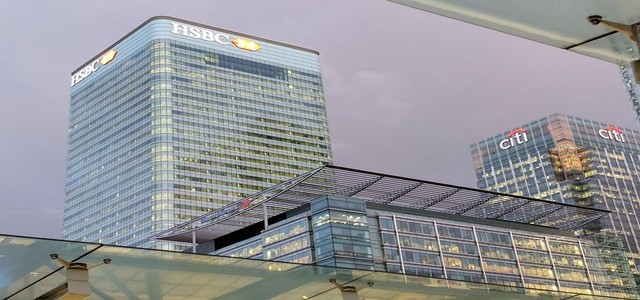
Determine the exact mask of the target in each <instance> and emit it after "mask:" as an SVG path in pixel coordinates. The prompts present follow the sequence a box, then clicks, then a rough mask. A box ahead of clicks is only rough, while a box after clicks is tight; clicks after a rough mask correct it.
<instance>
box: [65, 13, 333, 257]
mask: <svg viewBox="0 0 640 300" xmlns="http://www.w3.org/2000/svg"><path fill="white" fill-rule="evenodd" d="M96 50H98V49H96ZM70 85H71V114H70V125H69V150H68V162H67V176H66V179H67V181H66V199H65V209H64V226H63V227H64V232H63V236H64V238H65V239H69V240H77V241H84V242H99V243H107V244H116V245H123V246H134V247H149V248H158V249H167V250H180V249H179V248H180V245H177V247H174V246H175V245H174V244H171V245H167V244H163V243H162V242H155V241H152V240H150V239H149V237H150V236H153V235H154V234H156V233H158V232H161V231H163V230H167V229H169V228H171V227H173V226H174V225H175V224H181V223H184V222H185V221H188V220H191V219H192V218H195V217H198V216H200V215H202V214H205V213H207V212H211V211H213V210H215V209H217V208H219V207H222V206H224V205H226V204H228V203H231V202H233V201H236V200H238V199H242V198H243V197H246V196H248V195H251V194H254V193H256V192H258V191H262V190H264V189H265V188H268V187H270V186H272V185H274V184H277V183H281V182H282V181H285V180H288V179H290V178H293V177H295V176H297V175H299V174H302V173H304V172H307V171H309V170H311V169H314V168H316V167H318V166H321V165H324V164H327V163H331V162H332V156H331V148H330V144H329V130H328V125H327V117H326V109H325V103H324V95H323V88H322V77H321V74H320V64H319V55H318V52H316V51H314V50H310V49H306V48H302V47H298V46H293V45H288V44H285V43H281V42H277V41H272V40H268V39H264V38H259V37H254V36H249V35H246V34H241V33H237V32H233V31H229V30H224V29H219V28H214V27H211V26H208V25H204V24H198V23H194V22H191V21H186V20H180V19H176V18H172V17H154V18H151V19H149V20H148V21H146V22H144V23H143V24H141V25H140V26H139V27H137V28H136V29H134V30H133V31H132V32H130V33H128V34H127V35H126V36H124V37H123V38H121V39H120V40H118V41H117V42H115V43H114V44H113V45H111V46H109V47H108V48H106V49H105V50H103V51H102V52H99V54H98V55H96V56H95V57H93V58H91V59H89V60H87V61H86V62H85V63H83V64H81V65H80V66H79V67H78V69H76V70H75V71H73V72H72V73H71V77H70Z"/></svg>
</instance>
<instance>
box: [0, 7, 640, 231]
mask: <svg viewBox="0 0 640 300" xmlns="http://www.w3.org/2000/svg"><path fill="white" fill-rule="evenodd" d="M155 15H170V16H174V17H178V18H182V19H188V20H192V21H196V22H200V23H204V24H208V25H211V26H215V27H219V28H225V29H229V30H233V31H238V32H242V33H247V34H250V35H255V36H260V37H264V38H268V39H273V40H278V41H282V42H285V43H290V44H294V45H299V46H302V47H306V48H311V49H315V50H318V51H319V52H320V59H321V65H322V72H323V81H324V89H325V97H326V103H327V110H328V116H329V126H330V130H331V142H332V145H333V154H334V160H335V164H337V165H341V166H346V167H353V168H359V169H365V170H370V171H376V172H383V173H388V174H393V175H399V176H406V177H412V178H417V179H425V180H432V181H438V182H445V183H450V184H456V185H463V186H470V187H474V186H475V177H474V172H473V167H472V164H471V158H470V152H469V144H471V143H473V142H475V141H477V140H480V139H483V138H486V137H489V136H492V135H495V134H498V133H500V132H503V131H506V130H510V129H512V128H515V127H518V126H519V125H520V124H523V123H527V122H530V121H532V120H535V119H538V118H540V117H542V116H545V115H548V114H550V113H554V112H561V113H567V114H571V115H575V116H579V117H584V118H587V119H593V120H597V121H602V122H607V123H611V124H615V125H618V126H622V127H627V128H634V129H635V128H636V127H637V125H636V122H635V120H634V117H633V113H632V110H631V104H630V102H629V100H628V98H627V97H626V95H625V91H624V88H623V85H622V80H621V78H620V76H619V74H618V70H617V67H616V66H615V65H613V64H610V63H606V62H603V61H599V60H596V59H594V58H590V57H586V56H582V55H579V54H575V53H572V52H568V51H564V50H560V49H556V48H552V47H549V46H546V45H542V44H538V43H535V42H531V41H527V40H523V39H520V38H517V37H513V36H509V35H506V34H502V33H498V32H495V31H492V30H489V29H484V28H481V27H477V26H474V25H469V24H465V23H462V22H459V21H455V20H451V19H446V18H444V17H441V16H437V15H433V14H429V13H426V12H422V11H418V10H414V9H411V8H408V7H404V6H400V5H397V4H393V3H390V2H386V1H384V0H315V1H311V0H307V1H296V0H288V1H285V0H283V1H276V0H269V1H264V0H251V1H249V0H229V1H210V0H209V1H177V0H175V1H158V0H155V1H151V0H149V1H124V0H110V1H86V0H76V1H69V0H66V1H28V0H4V1H3V2H2V7H1V9H0V25H1V28H2V30H0V41H2V43H1V44H0V45H1V46H2V47H1V50H0V203H1V204H2V209H0V233H4V234H17V235H28V236H39V237H50V238H60V237H61V236H62V233H61V232H62V216H63V204H64V187H65V168H66V151H67V127H68V123H69V77H70V73H71V71H73V70H75V69H76V68H78V67H80V66H81V65H82V64H83V63H85V62H86V61H87V60H89V59H90V58H92V57H94V56H95V55H97V54H98V53H100V52H101V51H102V50H104V49H105V48H107V47H108V46H109V45H111V44H112V43H113V42H115V41H116V40H118V39H119V38H120V37H122V36H123V35H125V34H126V33H128V32H129V31H131V30H132V29H133V28H135V27H136V26H138V25H139V24H141V23H142V22H144V21H145V20H147V19H149V18H150V17H152V16H155ZM585 24H586V23H585ZM585 26H588V24H586V25H585Z"/></svg>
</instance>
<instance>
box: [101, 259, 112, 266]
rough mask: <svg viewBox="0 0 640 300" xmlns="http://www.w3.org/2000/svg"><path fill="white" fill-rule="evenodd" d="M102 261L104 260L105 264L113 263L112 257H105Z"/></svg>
mask: <svg viewBox="0 0 640 300" xmlns="http://www.w3.org/2000/svg"><path fill="white" fill-rule="evenodd" d="M102 262H103V263H104V264H105V265H108V264H110V263H111V258H105V259H103V260H102Z"/></svg>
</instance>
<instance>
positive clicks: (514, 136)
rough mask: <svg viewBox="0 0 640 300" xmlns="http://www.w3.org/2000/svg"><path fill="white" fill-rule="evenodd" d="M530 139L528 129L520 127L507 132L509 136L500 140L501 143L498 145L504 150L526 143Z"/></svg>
mask: <svg viewBox="0 0 640 300" xmlns="http://www.w3.org/2000/svg"><path fill="white" fill-rule="evenodd" d="M528 141H529V137H528V136H527V130H526V129H523V128H518V129H514V130H511V131H510V132H509V133H508V134H507V138H506V139H504V140H502V141H500V143H498V146H499V147H500V149H502V150H507V149H509V148H512V147H515V146H517V145H521V144H524V143H526V142H528Z"/></svg>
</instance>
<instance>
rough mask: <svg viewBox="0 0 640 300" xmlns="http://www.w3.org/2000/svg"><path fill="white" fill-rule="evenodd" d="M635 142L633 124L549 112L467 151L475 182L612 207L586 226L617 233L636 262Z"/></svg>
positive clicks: (639, 184)
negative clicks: (623, 124)
mask: <svg viewBox="0 0 640 300" xmlns="http://www.w3.org/2000/svg"><path fill="white" fill-rule="evenodd" d="M639 143H640V132H638V131H634V130H629V129H622V128H619V127H616V126H613V125H610V124H605V123H601V122H596V121H590V120H585V119H582V118H577V117H572V116H567V115H563V114H553V115H550V116H547V117H544V118H542V119H539V120H536V121H533V122H531V123H528V124H525V125H522V126H521V127H519V128H517V129H514V130H511V131H509V132H505V133H501V134H498V135H496V136H493V137H490V138H487V139H485V140H482V141H479V142H477V143H474V144H472V145H471V153H472V157H473V163H474V167H475V171H476V176H477V180H478V187H479V188H481V189H487V190H492V191H497V192H502V193H511V194H518V195H524V196H529V197H534V198H539V199H549V200H553V201H558V202H563V203H570V204H576V205H583V206H589V207H598V208H604V209H607V210H610V211H612V212H611V213H610V214H609V215H608V216H607V217H605V218H602V219H601V220H599V221H598V222H594V223H592V224H590V226H588V227H587V231H590V232H594V233H599V235H598V236H600V237H601V238H604V237H606V236H609V237H611V236H616V237H617V238H618V239H619V240H620V241H621V242H622V244H623V247H624V248H625V249H627V250H628V251H629V252H630V255H631V256H632V257H633V258H635V261H636V262H635V263H634V262H633V261H631V262H630V263H631V264H632V265H637V261H638V258H639V257H638V253H639V251H640V244H639V241H640V202H639V201H638V199H639V196H640V181H639V177H638V176H639V175H640V173H639V172H640V145H639ZM601 242H604V243H606V241H601ZM636 272H637V270H636Z"/></svg>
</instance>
